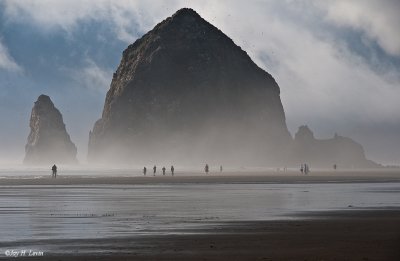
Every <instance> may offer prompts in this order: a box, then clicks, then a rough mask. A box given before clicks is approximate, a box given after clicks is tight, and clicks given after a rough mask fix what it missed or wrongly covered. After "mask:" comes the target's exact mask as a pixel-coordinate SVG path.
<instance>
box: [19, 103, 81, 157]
mask: <svg viewBox="0 0 400 261" xmlns="http://www.w3.org/2000/svg"><path fill="white" fill-rule="evenodd" d="M29 126H30V128H31V132H30V133H29V136H28V142H27V144H26V146H25V159H24V164H29V165H42V164H53V163H62V164H73V163H77V159H76V153H77V149H76V146H75V144H74V143H72V141H71V139H70V136H69V135H68V133H67V131H66V128H65V124H64V122H63V118H62V115H61V113H60V111H59V110H58V109H57V108H56V107H54V104H53V102H52V101H51V99H50V97H49V96H46V95H40V96H39V97H38V99H37V101H36V102H35V104H34V106H33V108H32V113H31V118H30V123H29Z"/></svg>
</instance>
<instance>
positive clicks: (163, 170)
mask: <svg viewBox="0 0 400 261" xmlns="http://www.w3.org/2000/svg"><path fill="white" fill-rule="evenodd" d="M165 170H166V169H165V167H163V168H162V174H163V176H165Z"/></svg>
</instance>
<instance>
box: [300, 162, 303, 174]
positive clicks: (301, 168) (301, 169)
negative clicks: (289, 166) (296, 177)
mask: <svg viewBox="0 0 400 261" xmlns="http://www.w3.org/2000/svg"><path fill="white" fill-rule="evenodd" d="M303 170H304V169H303V164H301V167H300V172H301V174H303Z"/></svg>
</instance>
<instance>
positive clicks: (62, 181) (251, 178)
mask: <svg viewBox="0 0 400 261" xmlns="http://www.w3.org/2000/svg"><path fill="white" fill-rule="evenodd" d="M384 182H400V171H399V172H397V171H396V172H394V171H393V172H377V171H375V172H365V171H359V172H356V171H351V172H333V171H331V172H328V171H326V172H312V173H310V174H308V175H301V174H296V173H294V172H258V173H254V172H248V173H246V172H226V173H222V174H221V173H218V174H208V175H206V174H201V173H193V172H192V173H190V172H189V173H177V174H175V176H171V175H166V176H160V175H158V176H155V177H154V176H152V175H147V176H137V175H136V176H134V175H132V176H127V175H126V174H125V175H123V176H121V175H120V174H118V173H116V175H114V176H105V175H99V176H95V175H62V174H59V176H58V177H57V178H56V179H53V178H51V177H50V175H49V176H39V177H33V176H18V177H11V176H6V177H1V178H0V186H14V185H16V186H18V185H91V184H92V185H147V184H149V185H153V184H154V185H156V184H185V183H189V184H234V183H244V184H251V183H261V184H262V183H277V184H280V183H283V184H296V183H384Z"/></svg>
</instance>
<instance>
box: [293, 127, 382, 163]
mask: <svg viewBox="0 0 400 261" xmlns="http://www.w3.org/2000/svg"><path fill="white" fill-rule="evenodd" d="M293 151H294V154H295V157H294V158H295V161H296V162H297V164H298V165H300V164H302V163H308V164H311V166H314V167H324V168H327V167H332V166H333V165H334V164H337V166H338V167H339V168H377V167H380V165H379V164H376V163H375V162H373V161H371V160H368V159H366V157H365V153H364V149H363V147H362V146H361V144H359V143H357V142H355V141H354V140H352V139H350V138H346V137H342V136H339V135H335V136H334V137H333V138H332V139H326V140H318V139H315V138H314V134H313V132H312V131H311V130H310V129H309V128H308V126H300V128H299V130H298V131H297V133H296V135H295V139H294V150H293Z"/></svg>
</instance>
